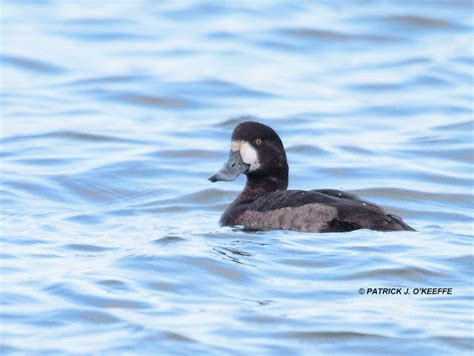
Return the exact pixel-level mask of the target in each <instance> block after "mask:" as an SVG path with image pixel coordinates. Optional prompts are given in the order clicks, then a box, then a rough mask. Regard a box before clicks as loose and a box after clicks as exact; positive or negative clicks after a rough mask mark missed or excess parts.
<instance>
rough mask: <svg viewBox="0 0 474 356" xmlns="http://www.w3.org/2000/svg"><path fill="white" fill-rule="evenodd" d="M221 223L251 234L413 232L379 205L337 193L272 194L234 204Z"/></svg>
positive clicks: (290, 192) (297, 191) (330, 191)
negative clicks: (257, 231)
mask: <svg viewBox="0 0 474 356" xmlns="http://www.w3.org/2000/svg"><path fill="white" fill-rule="evenodd" d="M221 223H222V224H223V225H230V226H235V225H243V226H244V227H245V228H246V229H249V230H273V229H283V230H296V231H307V232H342V231H352V230H356V229H371V230H379V231H399V230H410V231H413V229H412V228H411V227H410V226H408V225H407V224H405V223H404V222H403V221H402V220H401V219H400V218H399V217H396V216H394V215H391V214H389V213H388V212H387V211H385V210H384V209H383V208H381V207H379V206H378V205H376V204H374V203H371V202H367V201H364V200H362V199H360V198H359V197H357V196H356V195H354V194H350V193H346V192H342V191H339V190H334V189H321V190H311V191H303V190H281V191H276V192H272V193H268V194H266V195H264V196H261V197H259V198H257V199H256V200H254V201H252V202H247V203H245V202H243V203H237V204H232V205H231V206H230V207H229V208H228V210H227V211H226V213H224V215H223V217H222V220H221Z"/></svg>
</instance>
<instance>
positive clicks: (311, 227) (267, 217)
mask: <svg viewBox="0 0 474 356" xmlns="http://www.w3.org/2000/svg"><path fill="white" fill-rule="evenodd" d="M242 173H243V174H245V175H246V176H247V184H246V185H245V188H244V190H243V191H242V192H241V193H240V194H239V195H238V196H237V198H236V199H235V200H234V202H233V203H232V204H230V205H229V207H228V208H227V209H226V211H225V212H224V214H223V215H222V217H221V220H220V223H221V225H223V226H236V225H242V226H243V227H244V228H245V229H248V230H273V229H282V230H296V231H307V232H341V231H352V230H356V229H371V230H378V231H400V230H409V231H414V229H413V228H411V227H410V226H408V225H407V224H405V223H404V222H403V221H402V219H401V218H399V217H397V216H394V215H392V214H389V213H388V212H387V211H385V210H384V209H383V208H381V207H380V206H378V205H376V204H374V203H370V202H368V201H365V200H362V199H360V198H359V197H357V196H356V195H354V194H350V193H346V192H342V191H340V190H335V189H319V190H309V191H304V190H287V189H286V188H287V187H288V163H287V161H286V154H285V148H284V147H283V143H282V141H281V139H280V137H279V136H278V134H277V133H276V132H275V131H274V130H273V129H272V128H271V127H268V126H266V125H263V124H261V123H258V122H252V121H248V122H243V123H241V124H239V125H237V126H236V127H235V129H234V131H233V133H232V146H231V151H230V156H229V159H228V160H227V162H225V164H224V166H223V167H222V168H221V170H220V171H218V172H217V173H216V174H214V175H212V176H211V177H209V180H210V181H211V182H217V181H232V180H235V179H236V178H237V177H238V176H239V175H240V174H242Z"/></svg>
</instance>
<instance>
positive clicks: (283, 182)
mask: <svg viewBox="0 0 474 356" xmlns="http://www.w3.org/2000/svg"><path fill="white" fill-rule="evenodd" d="M286 188H288V168H286V169H283V170H281V171H279V172H278V173H274V174H270V173H268V172H267V173H265V174H258V175H257V174H251V173H250V174H247V184H246V185H245V188H244V190H243V191H242V193H240V194H239V195H238V196H237V198H236V199H235V202H236V203H237V202H238V203H241V202H247V201H253V200H255V199H257V198H258V197H261V196H262V195H265V194H267V193H271V192H276V191H277V190H286Z"/></svg>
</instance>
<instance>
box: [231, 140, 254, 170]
mask: <svg viewBox="0 0 474 356" xmlns="http://www.w3.org/2000/svg"><path fill="white" fill-rule="evenodd" d="M230 149H231V150H232V152H236V151H239V150H240V156H241V157H242V161H243V162H244V163H246V164H250V168H249V172H252V171H255V170H256V169H258V168H260V160H259V159H258V153H257V150H256V149H255V148H253V147H252V145H251V144H250V143H248V142H247V141H232V145H231V148H230Z"/></svg>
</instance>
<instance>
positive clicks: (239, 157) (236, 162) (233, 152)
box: [209, 121, 288, 189]
mask: <svg viewBox="0 0 474 356" xmlns="http://www.w3.org/2000/svg"><path fill="white" fill-rule="evenodd" d="M242 173H243V174H245V175H246V176H247V178H248V179H249V180H269V181H270V182H271V181H273V182H275V183H276V182H277V181H279V182H282V181H285V187H284V188H283V189H285V188H286V185H287V184H288V163H287V161H286V154H285V148H284V147H283V143H282V142H281V139H280V137H279V136H278V134H277V133H276V132H275V131H274V130H273V129H272V128H271V127H269V126H266V125H264V124H261V123H258V122H253V121H247V122H242V123H240V124H239V125H237V126H236V127H235V128H234V131H233V132H232V142H231V147H230V153H229V158H228V159H227V161H226V162H225V163H224V166H223V167H222V168H221V169H220V170H219V171H218V172H217V173H215V174H214V175H212V176H210V177H209V180H210V181H211V182H217V181H233V180H235V179H236V178H237V177H238V176H239V175H241V174H242ZM280 185H281V184H280Z"/></svg>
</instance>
